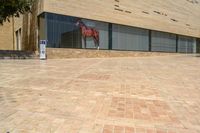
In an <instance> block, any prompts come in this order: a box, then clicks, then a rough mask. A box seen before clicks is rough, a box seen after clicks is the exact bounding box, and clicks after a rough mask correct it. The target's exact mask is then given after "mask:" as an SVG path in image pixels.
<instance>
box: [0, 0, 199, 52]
mask: <svg viewBox="0 0 200 133" xmlns="http://www.w3.org/2000/svg"><path fill="white" fill-rule="evenodd" d="M199 12H200V0H179V1H174V0H165V1H163V0H140V1H138V0H92V1H91V0H84V1H80V0H78V1H74V0H59V1H58V0H38V2H37V3H35V5H34V6H33V12H32V14H26V15H24V16H23V18H22V19H21V28H20V27H19V26H18V28H12V29H11V30H10V31H9V32H11V34H12V36H11V37H10V39H9V40H14V41H12V42H13V43H12V44H13V45H12V46H10V47H8V49H19V50H37V49H38V42H39V40H43V39H45V40H48V45H47V47H49V48H78V49H82V48H87V49H96V47H95V44H96V43H97V42H98V44H99V47H100V49H105V50H127V51H153V52H154V51H155V52H173V53H176V52H178V53H196V52H199V48H200V46H199V45H200V41H199V38H200V13H199ZM16 22H20V21H19V20H17V21H16ZM16 22H14V24H13V25H14V27H17V26H16V24H15V23H16ZM78 22H81V24H80V23H78ZM10 24H11V23H10ZM6 25H7V24H5V25H4V26H3V27H6ZM8 25H9V24H8ZM1 29H2V30H1V32H2V33H3V34H4V33H8V32H5V30H4V29H3V28H2V27H1ZM5 29H6V28H5ZM95 31H96V32H95ZM2 33H0V34H2ZM13 33H14V34H13ZM5 36H8V35H5ZM5 36H0V39H1V40H3V39H2V38H5ZM95 36H98V39H95ZM5 43H6V41H4V40H3V41H2V42H1V43H0V45H1V47H2V46H4V45H3V44H5ZM8 46H9V44H8ZM5 49H7V48H6V47H5Z"/></svg>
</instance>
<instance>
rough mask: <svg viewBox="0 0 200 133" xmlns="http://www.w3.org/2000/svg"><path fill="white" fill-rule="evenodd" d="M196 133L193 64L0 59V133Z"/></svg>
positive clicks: (198, 103)
mask: <svg viewBox="0 0 200 133" xmlns="http://www.w3.org/2000/svg"><path fill="white" fill-rule="evenodd" d="M7 132H10V133H200V57H194V56H191V55H187V56H186V55H178V56H177V55H176V56H162V57H159V56H158V57H141V58H139V57H135V58H110V59H105V58H102V59H67V60H47V61H39V60H0V133H7Z"/></svg>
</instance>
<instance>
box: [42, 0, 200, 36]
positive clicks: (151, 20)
mask: <svg viewBox="0 0 200 133" xmlns="http://www.w3.org/2000/svg"><path fill="white" fill-rule="evenodd" d="M117 1H118V2H117ZM191 1H192V0H191ZM195 1H197V2H198V3H196V2H195ZM195 1H194V2H193V3H192V2H188V1H187V0H44V9H43V10H44V11H46V12H52V13H57V14H63V15H70V16H77V17H83V18H88V19H95V20H100V21H106V22H112V23H118V24H123V25H130V26H136V27H142V28H146V29H153V30H158V31H165V32H170V33H176V34H182V35H187V36H194V37H200V0H195ZM115 9H117V10H115ZM120 10H121V11H120Z"/></svg>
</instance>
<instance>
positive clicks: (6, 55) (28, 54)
mask: <svg viewBox="0 0 200 133" xmlns="http://www.w3.org/2000/svg"><path fill="white" fill-rule="evenodd" d="M37 58H38V54H36V53H35V52H32V51H17V50H0V59H37Z"/></svg>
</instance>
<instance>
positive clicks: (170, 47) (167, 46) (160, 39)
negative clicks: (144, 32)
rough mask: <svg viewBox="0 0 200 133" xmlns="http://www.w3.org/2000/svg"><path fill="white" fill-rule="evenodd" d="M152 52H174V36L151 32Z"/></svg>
mask: <svg viewBox="0 0 200 133" xmlns="http://www.w3.org/2000/svg"><path fill="white" fill-rule="evenodd" d="M151 35H152V39H151V40H152V42H151V50H152V51H161V52H176V35H175V34H169V33H164V32H158V31H152V34H151Z"/></svg>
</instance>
